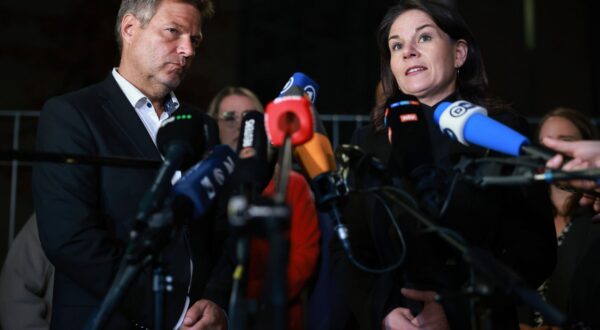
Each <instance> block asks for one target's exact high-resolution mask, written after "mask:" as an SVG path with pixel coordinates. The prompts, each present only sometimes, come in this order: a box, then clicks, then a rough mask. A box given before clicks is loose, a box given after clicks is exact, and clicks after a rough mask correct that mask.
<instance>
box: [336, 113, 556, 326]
mask: <svg viewBox="0 0 600 330" xmlns="http://www.w3.org/2000/svg"><path fill="white" fill-rule="evenodd" d="M434 108H435V107H434ZM425 110H426V111H425V113H426V114H429V116H427V120H428V122H427V123H428V125H429V126H430V127H429V133H430V137H431V141H432V146H431V148H432V150H431V151H432V154H433V155H434V157H435V159H436V165H438V166H439V167H442V168H447V167H448V168H450V167H451V166H453V165H454V164H456V162H457V161H458V159H459V156H461V155H465V156H474V155H481V153H482V152H483V151H484V150H480V149H479V148H474V147H465V146H462V145H460V144H459V143H457V142H453V141H451V140H450V139H448V138H447V137H445V136H443V135H442V133H440V131H439V129H438V128H437V127H435V126H434V124H433V122H432V114H433V110H432V109H425ZM496 119H497V120H499V121H501V122H503V123H505V124H507V125H509V126H511V127H520V126H519V123H520V122H519V118H517V117H514V116H512V115H509V114H508V113H503V114H501V115H498V116H497V117H496ZM352 143H354V144H357V145H359V146H360V147H361V148H363V149H364V150H366V152H370V153H373V154H374V155H375V156H377V157H379V158H380V159H383V160H386V159H390V162H389V164H390V166H393V164H394V162H400V161H402V159H398V155H395V154H394V149H393V148H392V147H391V146H390V144H389V143H388V142H387V137H386V133H385V132H383V133H377V132H375V131H374V129H373V128H372V127H371V126H369V127H366V128H363V129H360V130H359V131H357V132H355V134H354V136H353V142H352ZM407 143H415V142H414V141H407ZM386 163H387V162H386ZM394 213H395V214H394V215H395V216H394V219H395V220H396V221H397V222H398V224H399V226H400V228H401V230H402V232H403V233H404V238H405V241H406V251H407V257H406V259H405V262H404V263H403V266H402V267H401V268H399V269H398V270H396V271H394V272H390V273H386V274H382V275H373V274H368V273H365V272H362V271H360V270H358V269H357V268H355V267H354V266H353V265H351V264H350V263H349V261H347V258H345V256H344V254H343V253H342V250H341V249H340V248H339V247H334V271H335V272H336V274H338V278H339V279H340V281H341V282H342V285H344V286H346V287H347V288H348V290H347V293H346V294H347V300H348V301H349V302H350V304H351V308H352V310H353V313H354V315H355V317H356V319H357V320H358V322H359V324H360V328H361V329H377V328H380V327H381V321H382V320H383V318H384V317H385V316H386V315H387V314H388V313H389V312H390V311H391V310H392V309H393V308H395V307H399V306H403V307H409V308H413V309H415V310H418V309H419V308H418V307H419V306H418V304H414V303H411V302H410V301H406V299H404V298H403V297H402V295H401V294H400V288H402V287H404V286H409V287H410V286H412V287H415V288H419V289H432V290H436V291H438V292H440V293H441V294H442V295H444V297H445V299H444V302H443V306H444V308H445V311H446V315H447V317H448V319H449V322H450V326H451V328H452V329H469V328H470V326H469V323H468V322H469V319H468V316H469V313H468V305H467V301H466V299H465V297H463V296H460V291H459V290H460V289H461V286H462V285H463V284H464V283H465V282H466V279H467V278H468V273H467V271H468V268H467V267H466V265H465V264H464V262H462V260H461V257H460V255H458V253H457V252H456V251H455V250H454V249H452V248H451V247H450V246H449V245H448V244H446V243H444V242H442V241H440V240H439V239H437V238H436V237H435V236H434V235H431V234H423V232H422V230H420V229H418V228H421V227H419V226H418V224H417V222H416V221H414V219H413V218H412V217H410V216H409V215H407V214H406V213H403V212H402V210H400V209H397V210H394ZM342 218H343V220H344V221H345V222H346V223H347V225H348V228H349V230H350V232H349V235H350V240H351V243H352V247H353V252H354V255H355V256H356V258H357V259H358V260H360V261H361V262H363V263H365V264H367V265H370V266H371V267H374V268H381V267H383V266H389V265H391V264H393V263H394V262H396V261H397V260H398V256H399V255H400V253H399V252H400V251H399V246H400V244H399V242H398V240H397V234H396V233H395V231H394V230H393V228H392V227H391V226H390V221H392V220H391V219H390V217H389V216H388V214H387V213H386V212H385V211H383V208H382V206H381V204H380V202H379V201H377V200H374V199H373V198H370V197H368V196H350V197H349V198H348V200H347V201H345V202H343V203H342ZM438 224H439V225H441V226H444V227H447V228H450V229H452V230H454V231H456V232H458V233H460V234H461V235H462V236H463V237H464V238H465V240H466V242H468V244H469V245H470V246H474V247H479V248H483V249H485V250H487V251H489V252H490V253H491V254H492V255H493V256H494V257H495V258H496V259H497V260H499V261H500V262H502V263H504V264H505V265H507V266H509V267H510V268H511V269H513V270H514V271H516V272H517V273H518V274H519V275H521V276H522V277H523V278H524V279H525V280H526V281H527V283H528V284H529V285H530V286H531V288H536V287H537V286H538V285H539V284H541V282H542V281H543V280H544V279H545V278H546V277H547V276H548V274H550V272H551V271H552V269H553V267H554V263H555V258H556V254H555V253H556V240H555V237H554V231H553V225H552V213H551V204H550V201H549V198H548V196H547V191H546V189H545V187H543V186H536V187H525V188H520V187H493V188H489V189H482V188H477V187H474V186H472V185H470V184H467V183H466V182H463V181H459V182H458V183H457V185H456V189H455V192H454V195H453V197H452V200H451V203H450V205H449V208H448V212H447V214H446V216H444V217H443V218H442V219H438ZM497 291H498V292H502V288H497ZM489 306H490V308H491V309H492V310H493V312H492V324H493V326H494V329H513V328H516V327H517V320H516V312H515V310H514V304H513V302H512V301H511V299H510V298H507V297H505V296H503V295H501V294H500V295H495V296H494V297H493V299H492V301H491V302H490V304H489Z"/></svg>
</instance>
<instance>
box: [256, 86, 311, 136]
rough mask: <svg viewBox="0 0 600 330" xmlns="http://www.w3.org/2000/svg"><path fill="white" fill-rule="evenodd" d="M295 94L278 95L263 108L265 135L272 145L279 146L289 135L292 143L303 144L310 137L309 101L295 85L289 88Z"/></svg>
mask: <svg viewBox="0 0 600 330" xmlns="http://www.w3.org/2000/svg"><path fill="white" fill-rule="evenodd" d="M290 91H291V92H292V93H295V95H286V96H280V97H278V98H276V99H275V100H273V101H272V102H271V103H269V104H267V106H266V108H265V127H266V130H267V136H268V137H269V140H270V141H271V144H272V145H273V146H274V147H281V146H283V143H284V142H285V138H286V137H287V136H290V138H291V140H292V145H299V144H303V143H305V142H306V141H308V140H310V138H312V134H313V118H312V113H311V111H310V102H309V101H308V100H307V99H306V98H305V97H304V96H303V94H302V93H303V92H302V91H301V90H299V89H298V88H296V87H292V88H290Z"/></svg>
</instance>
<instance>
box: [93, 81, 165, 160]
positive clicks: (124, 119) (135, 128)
mask: <svg viewBox="0 0 600 330" xmlns="http://www.w3.org/2000/svg"><path fill="white" fill-rule="evenodd" d="M100 87H101V88H100V92H99V93H100V96H101V97H102V98H103V99H104V100H105V101H104V103H103V104H102V108H103V109H104V111H106V113H107V115H108V116H110V117H111V118H112V119H113V121H114V124H115V127H118V128H119V129H120V130H121V131H122V132H123V134H125V136H127V137H129V139H130V140H131V142H132V143H133V144H134V145H135V147H136V148H137V149H138V150H139V152H140V153H141V154H142V155H143V156H144V157H146V158H150V159H157V160H160V159H161V157H160V152H159V151H158V149H157V148H156V146H155V145H154V142H153V141H152V138H151V137H150V135H149V134H148V131H147V130H146V127H145V126H144V124H143V123H142V121H141V119H140V117H139V116H138V115H137V113H136V112H135V109H134V108H133V107H132V106H131V103H129V100H127V97H126V96H125V94H124V93H123V91H122V90H121V88H120V87H119V85H118V84H117V82H116V81H115V79H114V78H113V76H112V73H109V74H108V77H106V79H104V81H103V82H101V83H100Z"/></svg>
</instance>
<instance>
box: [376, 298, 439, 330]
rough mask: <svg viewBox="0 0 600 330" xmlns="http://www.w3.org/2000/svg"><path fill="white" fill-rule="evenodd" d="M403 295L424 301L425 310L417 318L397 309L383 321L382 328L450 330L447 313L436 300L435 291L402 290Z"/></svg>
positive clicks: (405, 310)
mask: <svg viewBox="0 0 600 330" xmlns="http://www.w3.org/2000/svg"><path fill="white" fill-rule="evenodd" d="M402 295H404V296H405V297H407V298H410V299H413V300H417V301H422V302H423V303H424V305H423V310H422V311H421V313H419V315H417V316H416V317H415V316H413V315H412V313H411V312H410V310H408V309H406V308H401V307H399V308H396V309H394V310H392V311H391V312H390V313H389V314H388V315H387V316H386V317H385V319H383V322H382V328H383V329H385V330H391V329H394V330H396V329H398V330H405V329H406V330H412V329H425V330H448V329H450V326H449V325H448V319H446V313H445V312H444V309H443V308H442V305H440V304H439V303H438V302H437V301H436V300H435V297H436V295H437V294H436V293H435V292H433V291H420V290H414V289H406V288H403V289H402Z"/></svg>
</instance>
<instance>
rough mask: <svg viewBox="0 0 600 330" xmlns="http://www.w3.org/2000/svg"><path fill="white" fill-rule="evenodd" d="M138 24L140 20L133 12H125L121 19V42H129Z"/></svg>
mask: <svg viewBox="0 0 600 330" xmlns="http://www.w3.org/2000/svg"><path fill="white" fill-rule="evenodd" d="M139 26H140V21H138V19H137V18H136V17H135V16H134V15H133V14H125V16H123V20H122V21H121V39H123V43H124V44H126V43H130V42H131V39H132V38H133V37H134V36H135V33H136V31H137V29H138V27H139Z"/></svg>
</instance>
